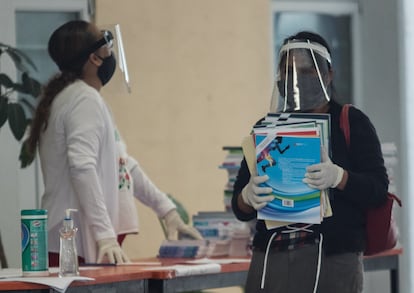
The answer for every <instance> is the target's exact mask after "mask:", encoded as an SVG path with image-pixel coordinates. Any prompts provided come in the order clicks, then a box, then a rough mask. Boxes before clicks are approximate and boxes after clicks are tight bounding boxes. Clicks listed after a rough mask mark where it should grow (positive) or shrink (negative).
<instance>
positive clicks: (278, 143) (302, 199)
mask: <svg viewBox="0 0 414 293" xmlns="http://www.w3.org/2000/svg"><path fill="white" fill-rule="evenodd" d="M287 133H288V134H287ZM255 145H256V167H257V174H258V175H259V176H263V175H268V176H269V180H268V181H266V182H265V183H263V184H262V186H266V187H271V188H272V195H273V196H274V197H275V199H274V200H273V201H271V202H270V203H268V204H267V205H266V206H265V207H264V208H263V209H261V210H260V211H258V218H259V219H264V220H274V221H287V222H297V223H320V222H321V211H320V198H321V192H320V191H319V190H316V189H312V188H310V187H309V186H308V185H307V184H305V183H303V182H302V179H303V178H304V175H305V173H306V167H307V166H310V165H313V164H317V163H320V161H321V157H320V148H321V140H320V137H319V132H318V131H317V129H313V130H308V129H295V130H293V129H292V130H289V131H288V132H286V131H284V132H277V131H275V130H274V129H273V130H270V131H269V132H267V133H260V131H258V133H256V134H255Z"/></svg>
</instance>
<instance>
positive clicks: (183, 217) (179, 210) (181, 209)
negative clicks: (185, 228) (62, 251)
mask: <svg viewBox="0 0 414 293" xmlns="http://www.w3.org/2000/svg"><path fill="white" fill-rule="evenodd" d="M167 196H168V198H169V199H171V200H172V202H173V203H174V204H175V206H176V209H177V213H178V214H179V215H180V217H181V220H183V222H184V223H186V224H188V223H189V222H190V218H189V216H188V212H187V210H186V209H185V207H184V206H183V205H182V204H181V202H179V201H178V200H177V199H175V198H174V197H173V196H172V195H170V194H167Z"/></svg>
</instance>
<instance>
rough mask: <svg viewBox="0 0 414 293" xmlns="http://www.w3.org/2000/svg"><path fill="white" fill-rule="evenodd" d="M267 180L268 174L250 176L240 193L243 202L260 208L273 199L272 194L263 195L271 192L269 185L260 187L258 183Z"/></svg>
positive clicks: (257, 208) (256, 208)
mask: <svg viewBox="0 0 414 293" xmlns="http://www.w3.org/2000/svg"><path fill="white" fill-rule="evenodd" d="M267 180H269V176H267V175H264V176H251V177H250V180H249V183H248V184H247V185H246V186H245V187H244V188H243V190H242V192H241V195H242V198H243V201H244V203H245V204H247V205H249V206H251V207H253V208H254V209H255V210H260V209H261V208H263V207H264V206H265V205H266V204H267V203H268V202H270V201H272V200H273V199H274V196H273V195H267V196H263V195H260V194H269V193H271V192H272V188H270V187H260V186H259V184H260V183H263V182H266V181H267Z"/></svg>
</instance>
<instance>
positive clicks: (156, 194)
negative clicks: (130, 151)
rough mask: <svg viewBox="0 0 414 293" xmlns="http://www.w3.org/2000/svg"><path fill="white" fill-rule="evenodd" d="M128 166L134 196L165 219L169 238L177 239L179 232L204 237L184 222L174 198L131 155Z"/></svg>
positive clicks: (198, 237) (193, 236)
mask: <svg viewBox="0 0 414 293" xmlns="http://www.w3.org/2000/svg"><path fill="white" fill-rule="evenodd" d="M127 168H128V169H129V170H130V174H131V177H132V182H133V192H134V196H135V197H136V198H137V199H138V200H139V201H141V202H142V203H143V204H145V205H146V206H148V207H150V208H151V209H152V210H153V211H154V212H155V213H156V214H157V216H158V217H159V218H161V219H162V220H163V221H164V223H165V226H166V229H167V238H168V239H176V238H177V237H178V232H181V233H183V234H186V235H188V236H190V237H191V238H194V239H202V236H201V234H200V233H199V232H198V231H197V229H195V228H194V227H191V226H189V225H187V224H185V223H184V222H183V220H182V219H181V216H180V215H179V214H178V212H177V211H176V206H175V204H174V203H173V202H172V200H171V199H169V198H168V197H167V195H166V194H165V193H164V192H162V191H161V190H159V189H158V187H157V186H156V185H155V184H154V183H153V182H152V180H151V179H150V178H149V177H148V176H147V174H146V173H145V172H144V170H143V169H142V168H141V166H140V165H139V164H138V162H137V161H136V160H135V159H134V158H132V157H131V156H129V157H128V159H127Z"/></svg>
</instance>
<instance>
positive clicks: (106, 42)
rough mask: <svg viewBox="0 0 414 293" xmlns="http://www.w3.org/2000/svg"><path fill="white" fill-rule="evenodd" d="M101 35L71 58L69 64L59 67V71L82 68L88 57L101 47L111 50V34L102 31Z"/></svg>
mask: <svg viewBox="0 0 414 293" xmlns="http://www.w3.org/2000/svg"><path fill="white" fill-rule="evenodd" d="M102 34H103V36H102V38H101V39H99V40H98V41H96V42H95V43H94V44H93V45H92V46H90V47H89V48H87V49H84V50H83V51H82V52H81V53H79V55H78V56H77V57H75V58H73V59H72V60H71V61H70V62H68V63H67V64H65V65H64V66H61V67H60V68H59V69H60V70H61V71H63V70H65V69H69V70H70V69H72V70H75V69H77V68H75V67H78V66H83V64H84V63H85V62H86V60H88V57H89V55H90V54H92V53H94V52H95V51H96V50H98V49H99V48H101V47H102V46H107V47H108V49H109V50H111V49H112V47H113V39H114V37H113V35H112V33H111V32H110V31H108V30H105V31H102Z"/></svg>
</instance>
